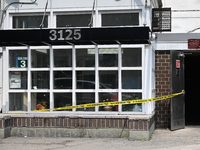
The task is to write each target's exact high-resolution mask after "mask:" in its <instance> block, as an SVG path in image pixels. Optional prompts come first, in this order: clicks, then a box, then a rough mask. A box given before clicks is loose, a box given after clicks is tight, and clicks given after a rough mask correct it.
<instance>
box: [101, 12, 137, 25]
mask: <svg viewBox="0 0 200 150" xmlns="http://www.w3.org/2000/svg"><path fill="white" fill-rule="evenodd" d="M134 25H139V13H114V14H102V26H134Z"/></svg>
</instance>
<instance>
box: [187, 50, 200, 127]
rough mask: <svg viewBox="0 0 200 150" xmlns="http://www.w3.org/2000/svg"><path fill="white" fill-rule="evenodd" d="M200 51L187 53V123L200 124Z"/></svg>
mask: <svg viewBox="0 0 200 150" xmlns="http://www.w3.org/2000/svg"><path fill="white" fill-rule="evenodd" d="M199 94H200V53H197V52H189V53H185V124H186V125H200V96H199Z"/></svg>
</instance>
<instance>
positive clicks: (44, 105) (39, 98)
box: [31, 93, 49, 110]
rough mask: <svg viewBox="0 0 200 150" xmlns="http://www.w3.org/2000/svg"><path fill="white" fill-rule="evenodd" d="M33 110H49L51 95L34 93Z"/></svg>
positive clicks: (32, 98) (32, 99)
mask: <svg viewBox="0 0 200 150" xmlns="http://www.w3.org/2000/svg"><path fill="white" fill-rule="evenodd" d="M31 107H32V109H31V110H42V109H49V93H32V94H31Z"/></svg>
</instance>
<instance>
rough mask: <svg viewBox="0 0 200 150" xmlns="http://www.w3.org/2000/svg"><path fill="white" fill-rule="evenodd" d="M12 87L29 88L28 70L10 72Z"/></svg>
mask: <svg viewBox="0 0 200 150" xmlns="http://www.w3.org/2000/svg"><path fill="white" fill-rule="evenodd" d="M9 76H10V79H9V81H10V86H9V87H10V89H27V72H25V71H21V72H10V75H9Z"/></svg>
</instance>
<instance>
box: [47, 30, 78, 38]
mask: <svg viewBox="0 0 200 150" xmlns="http://www.w3.org/2000/svg"><path fill="white" fill-rule="evenodd" d="M49 34H50V35H49V39H50V40H52V41H55V40H59V41H64V40H80V39H81V30H80V29H73V30H72V29H67V30H65V29H62V30H50V32H49Z"/></svg>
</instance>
